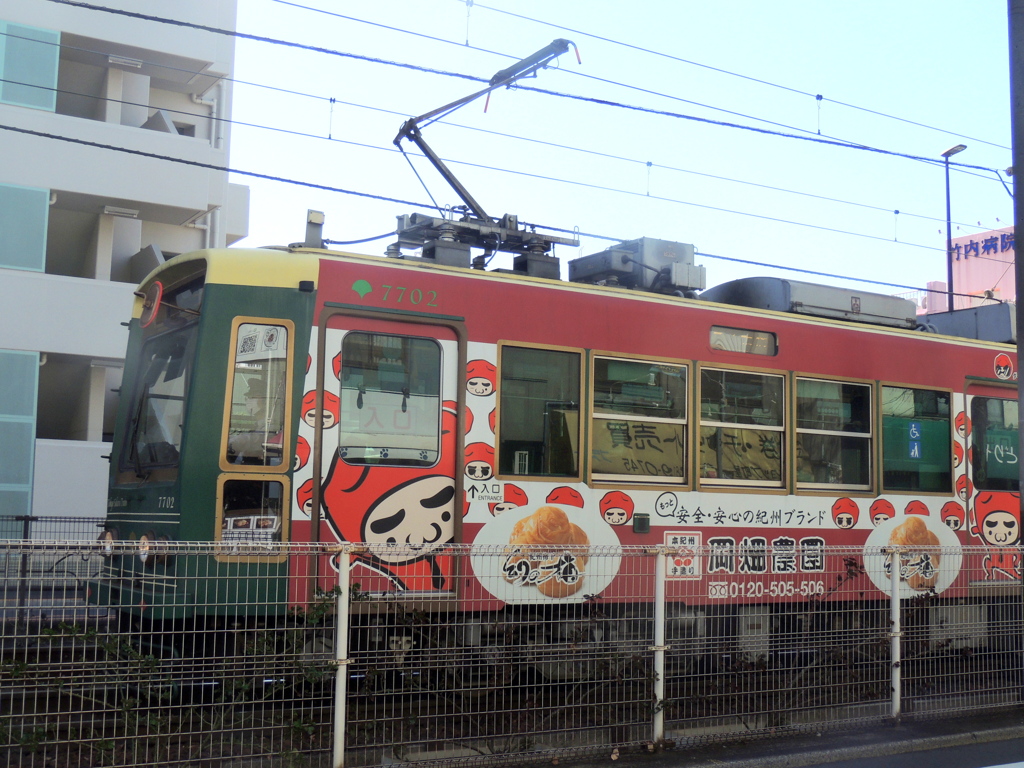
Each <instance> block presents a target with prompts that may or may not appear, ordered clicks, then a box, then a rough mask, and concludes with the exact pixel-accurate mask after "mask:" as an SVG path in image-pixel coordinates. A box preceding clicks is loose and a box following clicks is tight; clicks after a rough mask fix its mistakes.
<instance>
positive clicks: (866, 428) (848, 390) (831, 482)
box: [796, 379, 871, 490]
mask: <svg viewBox="0 0 1024 768" xmlns="http://www.w3.org/2000/svg"><path fill="white" fill-rule="evenodd" d="M796 482H797V485H798V486H800V487H802V488H846V489H859V490H869V489H870V487H871V387H870V386H869V385H866V384H849V383H844V382H836V381H821V380H819V379H797V380H796Z"/></svg>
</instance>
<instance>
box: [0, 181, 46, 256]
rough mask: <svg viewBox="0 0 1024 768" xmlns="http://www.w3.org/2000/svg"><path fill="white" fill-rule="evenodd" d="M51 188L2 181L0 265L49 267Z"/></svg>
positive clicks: (0, 193) (0, 199)
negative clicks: (47, 252) (48, 226)
mask: <svg viewBox="0 0 1024 768" xmlns="http://www.w3.org/2000/svg"><path fill="white" fill-rule="evenodd" d="M49 213H50V190H48V189H35V188H33V187H15V186H11V185H10V184H0V232H2V233H3V237H0V267H7V268H9V269H27V270H32V271H34V272H42V271H43V270H45V269H46V227H47V224H48V218H49Z"/></svg>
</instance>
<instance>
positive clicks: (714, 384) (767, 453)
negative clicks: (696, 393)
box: [700, 368, 785, 487]
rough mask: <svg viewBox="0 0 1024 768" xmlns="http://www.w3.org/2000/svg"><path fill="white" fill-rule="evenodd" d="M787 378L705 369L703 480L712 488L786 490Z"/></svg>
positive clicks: (702, 381)
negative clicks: (784, 480)
mask: <svg viewBox="0 0 1024 768" xmlns="http://www.w3.org/2000/svg"><path fill="white" fill-rule="evenodd" d="M784 391H785V384H784V381H783V377H782V376H778V375H772V374H762V373H747V372H745V371H724V370H714V369H709V368H705V369H703V370H701V375H700V477H701V479H702V480H703V481H704V482H706V483H708V484H716V483H717V484H728V485H762V486H771V487H781V486H782V482H783V473H782V457H783V455H784V447H785V446H784V437H785V428H784V425H785V422H784V402H785V398H784Z"/></svg>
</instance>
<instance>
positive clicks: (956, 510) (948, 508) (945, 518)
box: [939, 501, 965, 531]
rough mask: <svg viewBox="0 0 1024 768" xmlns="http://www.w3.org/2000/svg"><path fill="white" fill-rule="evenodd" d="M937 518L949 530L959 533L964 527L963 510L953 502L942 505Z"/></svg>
mask: <svg viewBox="0 0 1024 768" xmlns="http://www.w3.org/2000/svg"><path fill="white" fill-rule="evenodd" d="M939 517H940V518H941V520H942V522H944V523H945V524H946V525H947V526H949V528H950V530H953V531H959V530H960V529H961V528H963V527H964V520H965V516H964V508H963V507H962V506H960V504H958V503H957V502H955V501H947V502H946V503H945V504H943V505H942V510H941V511H940V512H939Z"/></svg>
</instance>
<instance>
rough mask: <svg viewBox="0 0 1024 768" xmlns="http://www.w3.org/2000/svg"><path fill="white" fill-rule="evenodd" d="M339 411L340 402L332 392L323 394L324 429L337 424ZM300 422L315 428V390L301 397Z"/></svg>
mask: <svg viewBox="0 0 1024 768" xmlns="http://www.w3.org/2000/svg"><path fill="white" fill-rule="evenodd" d="M340 411H341V400H339V399H338V396H337V395H335V394H334V393H333V392H326V391H325V392H324V416H323V426H324V429H330V428H331V427H333V426H334V425H336V424H337V423H338V414H339V412H340ZM302 420H303V421H304V422H306V423H307V424H309V426H311V427H315V426H316V390H313V389H311V390H309V392H307V393H306V394H305V395H303V397H302Z"/></svg>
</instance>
